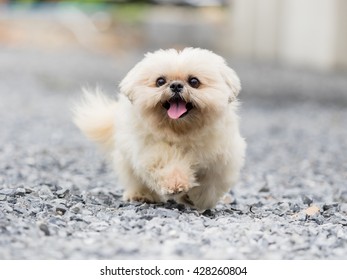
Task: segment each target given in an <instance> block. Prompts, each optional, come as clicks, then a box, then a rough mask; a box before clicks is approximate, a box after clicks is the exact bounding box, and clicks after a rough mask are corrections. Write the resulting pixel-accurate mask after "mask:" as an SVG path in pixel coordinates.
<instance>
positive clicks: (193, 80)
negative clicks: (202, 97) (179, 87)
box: [188, 77, 200, 88]
mask: <svg viewBox="0 0 347 280" xmlns="http://www.w3.org/2000/svg"><path fill="white" fill-rule="evenodd" d="M188 83H189V85H190V86H191V87H193V88H198V87H199V86H200V81H199V80H198V78H195V77H192V78H189V80H188Z"/></svg>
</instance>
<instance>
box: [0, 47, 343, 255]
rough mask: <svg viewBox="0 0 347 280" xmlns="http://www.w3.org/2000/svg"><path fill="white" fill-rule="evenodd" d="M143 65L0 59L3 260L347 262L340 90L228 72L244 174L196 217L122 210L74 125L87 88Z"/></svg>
mask: <svg viewBox="0 0 347 280" xmlns="http://www.w3.org/2000/svg"><path fill="white" fill-rule="evenodd" d="M137 59H138V55H129V56H127V57H123V58H122V59H120V58H119V57H108V56H103V55H100V54H99V55H97V54H90V53H84V52H77V51H66V52H61V53H59V54H57V53H53V52H51V53H49V52H42V51H40V52H39V51H34V50H31V51H30V50H25V51H24V50H20V49H17V50H13V49H6V48H1V49H0V61H1V64H0V77H1V82H0V99H1V102H0V126H1V134H0V155H1V156H0V259H347V185H346V181H347V180H346V179H347V161H346V151H347V141H346V139H347V126H346V120H347V110H346V107H347V80H346V79H345V77H344V76H343V74H324V73H318V72H310V71H304V70H297V69H286V68H283V67H280V66H276V65H269V64H250V63H247V62H242V61H236V62H235V63H234V64H233V66H234V68H235V69H236V70H237V72H238V73H239V75H240V77H241V80H242V81H243V91H242V93H241V95H240V98H241V101H242V103H243V104H242V108H241V111H240V113H241V116H242V125H241V127H242V131H243V135H244V136H245V137H246V139H247V142H248V153H247V163H246V166H245V168H244V169H243V172H242V177H241V180H240V182H239V183H238V185H237V186H236V187H235V188H234V189H233V192H232V193H231V196H227V197H226V198H225V199H224V200H223V202H221V203H220V204H218V206H217V207H216V208H215V209H212V210H207V211H205V212H204V213H202V214H200V213H198V212H197V211H195V210H191V209H188V208H185V207H184V206H183V205H177V204H175V203H173V202H170V201H169V202H167V203H165V204H157V205H152V204H135V203H125V202H122V201H121V194H122V190H121V188H120V187H119V186H118V185H117V183H116V180H115V178H114V177H113V175H112V172H110V170H109V168H108V167H107V164H106V162H105V160H104V159H103V157H102V155H101V154H100V153H99V152H98V151H97V150H96V148H95V147H94V146H93V145H92V144H91V143H89V142H88V141H87V140H86V139H85V138H84V137H83V136H82V135H81V134H80V133H79V131H78V130H77V129H76V128H75V127H74V126H73V125H72V123H71V120H70V118H71V116H70V113H69V111H68V104H69V102H70V99H71V98H72V97H74V96H76V95H77V94H78V93H79V88H80V87H81V86H82V85H86V84H89V85H91V86H94V85H95V84H99V85H101V86H102V87H103V88H104V89H106V90H107V91H109V92H110V93H112V92H114V91H115V84H116V83H117V82H118V81H119V80H120V78H121V77H122V76H123V74H124V73H125V72H126V71H127V70H128V69H129V67H130V65H132V64H133V63H134V62H135V61H136V60H137Z"/></svg>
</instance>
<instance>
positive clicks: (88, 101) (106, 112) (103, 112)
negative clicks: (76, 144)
mask: <svg viewBox="0 0 347 280" xmlns="http://www.w3.org/2000/svg"><path fill="white" fill-rule="evenodd" d="M116 107H117V102H116V100H113V99H111V98H110V97H107V96H106V95H104V94H103V93H102V92H101V91H100V90H99V89H96V90H95V92H91V91H89V90H86V89H83V97H82V100H81V101H80V102H79V103H76V104H74V105H73V107H72V112H73V121H74V123H75V124H76V125H77V127H78V128H79V129H80V130H81V131H82V132H83V133H84V134H85V135H86V136H87V137H88V138H89V139H91V140H92V141H94V142H97V143H98V144H99V145H101V147H102V148H103V149H104V150H106V151H109V150H112V149H113V145H114V130H115V110H116Z"/></svg>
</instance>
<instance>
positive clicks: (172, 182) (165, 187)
mask: <svg viewBox="0 0 347 280" xmlns="http://www.w3.org/2000/svg"><path fill="white" fill-rule="evenodd" d="M191 188H192V184H191V183H190V180H189V177H188V176H187V175H186V174H185V173H184V172H182V171H181V170H179V169H174V170H172V171H171V172H169V173H168V174H167V176H165V178H164V180H163V183H162V193H163V194H164V195H176V194H180V193H186V192H187V191H189V190H190V189H191Z"/></svg>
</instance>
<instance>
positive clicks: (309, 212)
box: [305, 205, 319, 216]
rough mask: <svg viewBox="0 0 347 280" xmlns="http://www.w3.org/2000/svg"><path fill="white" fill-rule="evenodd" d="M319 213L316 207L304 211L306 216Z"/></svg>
mask: <svg viewBox="0 0 347 280" xmlns="http://www.w3.org/2000/svg"><path fill="white" fill-rule="evenodd" d="M317 213H319V208H318V207H317V206H316V205H312V206H310V207H308V208H306V209H305V214H306V215H308V216H313V215H315V214H317Z"/></svg>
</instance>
